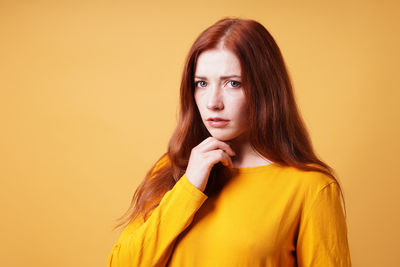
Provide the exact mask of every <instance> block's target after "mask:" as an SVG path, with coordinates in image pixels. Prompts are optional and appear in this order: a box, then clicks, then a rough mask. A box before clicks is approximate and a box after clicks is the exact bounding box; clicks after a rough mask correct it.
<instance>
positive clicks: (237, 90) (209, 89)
mask: <svg viewBox="0 0 400 267" xmlns="http://www.w3.org/2000/svg"><path fill="white" fill-rule="evenodd" d="M194 82H195V90H194V98H195V101H196V105H197V107H198V109H199V111H200V115H201V118H202V121H203V123H204V125H205V126H206V128H207V130H208V131H209V132H210V134H211V136H213V137H215V138H216V139H218V140H221V141H228V140H235V139H239V138H240V139H241V138H243V137H245V136H246V132H247V122H248V120H247V118H248V111H247V103H246V97H245V95H244V91H243V87H242V83H241V82H242V79H241V69H240V63H239V59H238V58H237V57H236V55H235V54H233V53H232V52H230V51H229V50H226V49H222V48H219V49H212V50H206V51H204V52H202V53H201V54H200V56H199V57H198V60H197V66H196V72H195V76H194Z"/></svg>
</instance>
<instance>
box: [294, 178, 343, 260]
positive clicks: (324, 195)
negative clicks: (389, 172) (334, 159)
mask: <svg viewBox="0 0 400 267" xmlns="http://www.w3.org/2000/svg"><path fill="white" fill-rule="evenodd" d="M296 250H297V261H298V266H299V267H311V266H324V267H331V266H332V267H349V266H351V260H350V252H349V246H348V240H347V226H346V220H345V217H344V213H343V208H342V204H341V199H340V191H339V186H338V184H337V183H336V182H331V183H329V184H327V185H326V186H324V187H323V188H322V189H321V190H320V191H319V192H318V194H317V195H316V197H315V199H314V200H313V201H312V203H311V204H310V208H309V209H307V210H306V212H305V214H304V216H303V219H302V220H301V223H300V230H299V236H298V240H297V249H296Z"/></svg>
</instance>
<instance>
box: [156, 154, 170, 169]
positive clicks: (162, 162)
mask: <svg viewBox="0 0 400 267" xmlns="http://www.w3.org/2000/svg"><path fill="white" fill-rule="evenodd" d="M168 162H169V158H168V153H164V154H163V155H162V156H161V157H160V158H159V159H158V160H157V161H156V163H155V164H154V172H156V171H157V170H159V169H160V168H162V167H163V166H165V165H167V164H168Z"/></svg>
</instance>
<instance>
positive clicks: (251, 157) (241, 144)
mask: <svg viewBox="0 0 400 267" xmlns="http://www.w3.org/2000/svg"><path fill="white" fill-rule="evenodd" d="M228 143H229V145H230V146H231V148H232V149H233V151H235V153H236V156H234V157H232V163H233V166H234V167H235V168H241V167H256V166H263V165H268V164H271V163H272V161H270V160H268V159H267V158H265V157H263V156H261V155H260V154H259V153H258V152H257V151H256V150H255V149H254V148H253V147H252V146H251V144H250V142H249V141H248V139H247V140H231V141H228Z"/></svg>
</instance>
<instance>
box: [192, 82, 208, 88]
mask: <svg viewBox="0 0 400 267" xmlns="http://www.w3.org/2000/svg"><path fill="white" fill-rule="evenodd" d="M195 85H196V87H206V85H207V83H206V82H205V81H198V82H195Z"/></svg>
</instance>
